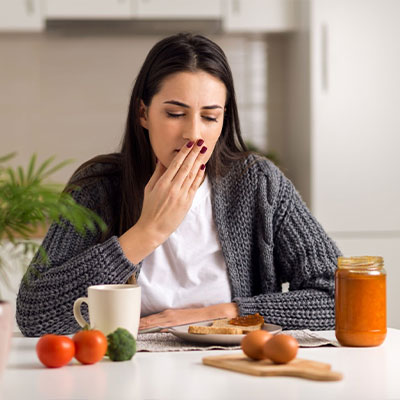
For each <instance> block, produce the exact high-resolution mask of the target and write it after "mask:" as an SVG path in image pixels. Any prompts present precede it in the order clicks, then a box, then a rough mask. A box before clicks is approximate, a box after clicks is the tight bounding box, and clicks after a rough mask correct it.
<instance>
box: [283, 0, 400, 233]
mask: <svg viewBox="0 0 400 400" xmlns="http://www.w3.org/2000/svg"><path fill="white" fill-rule="evenodd" d="M299 4H300V5H301V6H302V7H303V9H302V12H301V14H302V15H303V20H302V28H301V30H300V31H299V32H298V33H295V34H293V37H292V39H291V41H290V45H289V50H288V58H287V65H288V68H289V76H288V82H295V83H293V84H289V89H288V96H287V97H288V102H289V103H288V104H289V106H288V113H287V120H288V138H287V141H286V142H287V145H288V146H287V152H288V154H289V156H288V170H289V175H290V174H292V178H293V180H294V182H295V184H296V186H298V188H299V190H300V191H301V192H303V194H304V196H305V198H306V199H307V200H308V201H309V203H310V204H311V207H312V210H313V212H314V214H315V215H316V217H317V218H318V219H319V220H320V221H321V223H322V224H323V226H324V227H325V229H326V230H327V231H329V232H354V233H355V234H356V233H357V232H372V231H373V232H397V233H398V234H399V236H400V185H399V182H400V158H399V156H398V151H399V150H398V149H399V148H400V136H399V134H398V133H399V131H400V113H399V111H398V106H399V104H400V74H399V71H400V42H399V39H398V38H399V37H400V25H399V23H398V18H399V16H400V2H399V1H398V0H335V1H331V0H312V1H301V2H299ZM301 175H303V178H301V177H300V176H301Z"/></svg>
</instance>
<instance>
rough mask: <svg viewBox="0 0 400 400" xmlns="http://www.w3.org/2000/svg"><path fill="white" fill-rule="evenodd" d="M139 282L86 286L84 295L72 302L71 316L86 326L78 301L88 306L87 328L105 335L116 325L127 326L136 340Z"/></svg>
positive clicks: (138, 319)
mask: <svg viewBox="0 0 400 400" xmlns="http://www.w3.org/2000/svg"><path fill="white" fill-rule="evenodd" d="M140 296H141V288H140V286H139V285H125V284H121V285H95V286H89V288H88V297H80V298H79V299H77V300H75V303H74V316H75V319H76V320H77V321H78V324H79V325H80V326H81V327H84V326H85V325H89V323H88V322H87V321H86V320H85V319H84V318H83V316H82V313H81V305H82V303H86V304H87V305H88V308H89V320H90V327H91V328H92V329H98V330H100V331H102V332H103V333H104V334H105V335H106V336H107V335H108V334H109V333H111V332H114V331H115V330H116V329H117V328H125V329H127V330H128V331H129V332H130V333H131V334H132V335H133V336H134V338H135V339H136V338H137V334H138V330H139V322H140Z"/></svg>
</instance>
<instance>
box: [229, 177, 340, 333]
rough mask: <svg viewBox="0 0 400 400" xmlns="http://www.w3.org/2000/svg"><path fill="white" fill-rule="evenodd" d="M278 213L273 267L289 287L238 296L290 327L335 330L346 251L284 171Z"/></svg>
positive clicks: (243, 306) (248, 309)
mask: <svg viewBox="0 0 400 400" xmlns="http://www.w3.org/2000/svg"><path fill="white" fill-rule="evenodd" d="M278 180H279V185H277V186H278V187H279V190H277V192H278V194H277V197H276V198H277V200H276V204H275V206H276V208H275V212H274V216H273V244H274V245H273V269H274V270H275V271H274V275H275V276H277V277H279V279H280V282H279V283H280V284H282V283H283V282H288V283H289V290H288V291H287V292H284V293H283V292H272V293H265V294H259V295H256V296H254V297H245V298H244V297H238V298H235V299H234V301H235V302H236V303H237V304H238V306H239V310H240V313H241V314H244V315H246V314H253V313H255V312H259V313H260V314H261V315H263V316H264V318H265V320H266V321H267V322H270V323H275V324H278V325H281V326H282V327H284V328H285V329H304V328H307V329H311V330H325V329H333V328H334V326H335V304H334V289H335V288H334V274H335V270H336V264H337V257H338V256H340V255H341V253H340V251H339V249H338V248H337V246H336V245H335V243H334V242H333V241H332V240H331V239H330V238H329V237H328V235H327V234H326V233H325V231H324V229H323V228H322V226H321V225H320V223H319V222H318V221H317V220H316V219H315V218H314V217H313V216H312V214H311V213H310V211H309V210H308V208H307V206H306V205H305V204H304V202H303V201H302V199H301V197H300V195H299V194H298V192H297V191H296V190H295V188H294V187H293V185H292V183H291V182H290V181H289V180H288V179H287V178H286V177H285V176H284V175H283V174H281V173H280V174H279V176H278Z"/></svg>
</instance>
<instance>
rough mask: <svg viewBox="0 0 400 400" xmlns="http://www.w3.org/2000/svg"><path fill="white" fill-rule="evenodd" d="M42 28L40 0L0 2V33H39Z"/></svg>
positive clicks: (6, 0)
mask: <svg viewBox="0 0 400 400" xmlns="http://www.w3.org/2000/svg"><path fill="white" fill-rule="evenodd" d="M43 26H44V24H43V17H42V3H41V1H40V0H1V1H0V31H40V30H42V29H43Z"/></svg>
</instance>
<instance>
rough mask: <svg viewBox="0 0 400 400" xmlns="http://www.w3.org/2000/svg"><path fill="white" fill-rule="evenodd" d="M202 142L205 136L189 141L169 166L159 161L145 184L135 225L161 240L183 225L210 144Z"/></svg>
mask: <svg viewBox="0 0 400 400" xmlns="http://www.w3.org/2000/svg"><path fill="white" fill-rule="evenodd" d="M199 143H200V145H199ZM202 144H203V140H201V141H198V142H197V144H196V143H193V142H188V143H186V144H185V145H184V146H183V147H182V148H181V150H180V151H179V152H178V153H177V154H176V156H175V158H174V159H173V160H172V161H171V164H170V165H169V167H168V168H165V167H164V166H163V165H162V164H161V162H158V163H157V164H156V169H155V171H154V173H153V175H152V177H151V179H150V180H149V182H148V183H147V185H146V187H145V190H144V199H143V207H142V213H141V215H140V218H139V220H138V222H137V224H136V225H137V226H138V227H140V228H142V229H143V230H145V231H147V232H151V233H152V234H153V235H154V236H155V237H157V238H159V240H160V242H161V243H162V242H163V241H165V240H166V239H167V238H168V237H169V236H170V235H171V233H172V232H174V231H175V230H176V228H177V227H178V226H179V225H180V223H181V222H182V220H183V218H184V217H185V215H186V214H187V212H188V211H189V209H190V206H191V205H192V202H193V198H194V195H195V194H196V191H197V189H198V188H199V186H200V185H201V183H202V181H203V178H204V169H201V166H202V164H203V162H202V160H203V158H204V156H203V154H204V153H205V152H206V150H207V147H205V146H202ZM201 149H204V150H201ZM201 151H203V153H201Z"/></svg>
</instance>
